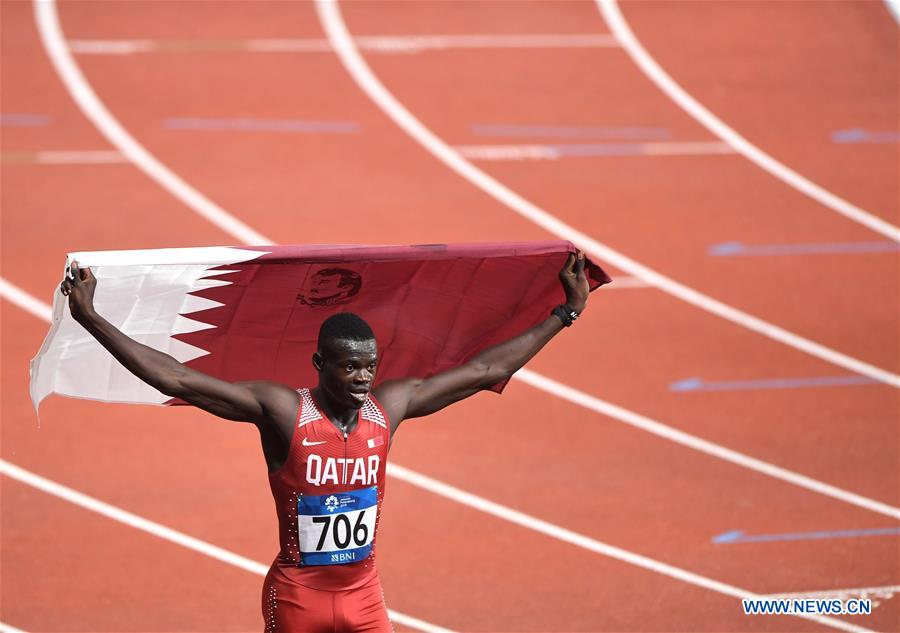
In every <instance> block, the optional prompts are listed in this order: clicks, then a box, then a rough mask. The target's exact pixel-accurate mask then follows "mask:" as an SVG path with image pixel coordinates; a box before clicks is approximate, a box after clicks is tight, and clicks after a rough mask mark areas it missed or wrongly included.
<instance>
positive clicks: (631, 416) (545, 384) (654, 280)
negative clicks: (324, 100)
mask: <svg viewBox="0 0 900 633" xmlns="http://www.w3.org/2000/svg"><path fill="white" fill-rule="evenodd" d="M44 1H45V2H48V3H49V2H50V1H51V0H44ZM41 4H44V2H41ZM326 6H327V5H326ZM334 8H335V10H337V7H336V4H335V5H334ZM52 17H53V19H54V20H55V18H56V14H55V12H54V13H53V15H52ZM337 19H338V21H339V25H340V26H341V27H342V28H343V22H340V14H339V13H338V18H337ZM39 26H40V24H39ZM55 33H56V34H57V36H59V35H60V34H61V33H60V31H59V25H58V24H57V25H56V31H55ZM343 33H344V34H345V36H346V29H343ZM48 37H49V36H48ZM353 53H354V54H355V55H356V57H357V58H358V57H359V54H358V53H357V52H356V51H353ZM342 59H343V58H342ZM359 59H360V62H359V63H362V62H361V58H359ZM366 71H367V72H368V76H370V77H371V81H374V82H375V83H376V85H378V86H379V88H380V89H381V91H383V92H386V91H384V88H383V87H382V86H380V84H378V83H377V79H375V78H374V76H372V75H371V71H368V68H366ZM73 77H75V76H74V75H70V76H67V77H63V81H64V83H65V84H66V86H67V87H70V89H72V88H71V86H70V85H69V83H68V82H69V81H72V80H73ZM75 78H76V79H78V81H81V82H84V77H83V76H81V75H80V73H79V74H78V75H77V77H75ZM88 90H89V88H88ZM389 97H390V98H391V99H393V97H392V96H390V95H389ZM396 106H397V107H399V108H401V109H402V106H400V105H399V103H398V104H396ZM403 111H404V112H406V111H405V110H403ZM104 112H105V111H104ZM86 114H88V116H89V118H91V120H92V121H94V118H93V116H92V114H91V113H88V112H86ZM406 115H407V116H409V117H410V118H411V115H409V113H408V112H406ZM104 116H107V117H110V116H111V115H110V114H109V113H108V112H105V114H104ZM413 121H414V122H415V124H416V125H418V126H419V127H422V126H421V124H420V123H419V122H418V121H416V120H415V119H413ZM95 123H96V121H95ZM404 129H405V128H404ZM422 129H423V130H424V134H426V135H431V132H430V131H429V130H427V129H426V128H424V127H422ZM431 136H433V135H431ZM435 142H436V143H437V144H438V145H437V147H438V148H439V149H441V150H442V151H445V152H448V153H449V154H450V155H452V156H454V157H455V159H457V160H458V161H460V162H461V163H462V164H463V166H464V167H465V168H466V169H467V170H472V171H473V172H474V173H475V174H476V176H478V177H479V178H483V179H488V180H489V182H490V183H493V185H494V186H496V187H498V188H501V189H502V191H505V192H507V193H508V195H509V196H510V197H512V198H513V199H514V200H519V201H520V202H521V203H522V205H527V206H529V207H533V208H534V210H535V211H536V212H538V213H539V214H543V215H544V216H548V217H549V218H550V219H548V220H547V221H546V222H547V224H549V227H550V229H551V232H555V231H553V230H552V229H554V228H559V227H560V226H561V227H563V229H564V230H562V231H561V232H556V234H557V235H563V236H565V237H568V238H569V239H573V238H574V239H573V241H575V242H580V243H583V244H585V245H587V246H589V247H593V249H594V251H597V252H601V253H603V252H606V253H607V254H612V255H613V258H612V259H611V260H610V261H613V260H619V261H624V262H626V266H625V267H621V266H620V267H619V268H620V269H622V270H626V269H627V268H631V269H635V267H637V269H638V270H639V271H640V272H641V273H642V274H639V275H636V277H637V278H638V279H640V280H642V281H643V282H645V283H647V284H648V285H650V286H654V287H660V288H662V289H666V286H665V283H668V284H674V285H675V286H676V287H677V288H678V289H681V290H682V294H684V293H688V294H687V296H688V297H689V298H690V297H693V296H694V295H698V296H699V297H701V298H705V297H704V295H700V294H699V293H697V292H696V291H693V290H691V289H689V288H687V287H685V286H681V285H680V284H676V283H675V282H672V281H671V280H668V278H666V277H663V276H662V275H659V274H658V273H656V272H654V271H651V270H650V269H648V268H645V267H643V266H641V265H639V264H637V263H635V262H633V261H632V260H630V259H628V258H625V257H624V256H621V255H619V254H618V253H616V252H615V251H612V250H611V249H608V247H606V246H604V245H601V244H599V243H598V242H595V241H594V240H592V239H591V238H589V237H587V236H586V235H583V234H581V233H578V232H576V231H574V229H570V228H569V227H567V225H564V224H562V223H561V222H559V221H558V220H556V219H555V218H552V217H550V216H549V214H546V212H544V211H542V210H540V209H537V207H534V206H533V205H531V203H529V202H527V201H525V200H524V199H522V198H520V197H519V196H517V194H515V193H513V192H512V191H509V190H508V189H506V188H505V187H503V186H502V185H500V184H499V183H496V181H493V180H492V179H490V177H489V176H487V175H486V174H484V173H483V172H481V171H480V170H478V169H477V168H475V167H473V166H472V165H470V164H469V163H467V162H465V161H464V160H463V159H461V158H459V157H458V156H457V155H456V154H454V153H453V151H452V150H451V149H450V148H449V147H447V146H446V145H444V144H443V142H442V141H440V140H439V139H436V137H435ZM460 173H462V172H460ZM150 175H151V177H154V176H153V175H152V174H150ZM157 182H158V183H159V184H160V185H161V186H163V187H168V184H167V182H166V181H160V180H157ZM478 182H480V181H478ZM478 182H476V184H478ZM479 186H481V185H480V184H479ZM483 188H484V187H483ZM486 190H488V189H486ZM538 223H539V224H541V222H538ZM541 225H542V226H544V224H541ZM233 235H234V236H235V237H236V238H237V239H241V235H240V234H239V233H233ZM245 243H248V242H245ZM607 259H609V258H607ZM626 271H627V270H626ZM663 282H664V283H663ZM670 290H671V288H670ZM672 294H675V293H672ZM676 296H680V295H678V294H676ZM682 298H683V297H682ZM705 299H706V300H707V301H712V300H711V299H708V298H705ZM689 302H690V303H696V301H693V300H691V301H689ZM714 304H715V305H722V304H718V302H714ZM724 307H726V308H727V306H724ZM728 309H730V310H733V309H732V308H728ZM739 314H741V315H743V313H739ZM744 316H746V317H748V318H752V317H749V315H744ZM731 320H734V319H731ZM757 321H758V320H757ZM763 323H764V322H763ZM766 325H768V324H766ZM769 327H772V328H774V327H775V326H769ZM751 329H753V328H751ZM773 338H774V337H773ZM798 338H799V337H798ZM801 340H805V339H801ZM826 351H828V352H830V350H827V348H826ZM851 360H852V359H851ZM857 362H858V361H857ZM878 371H881V370H878ZM520 373H521V372H520ZM860 373H864V374H865V372H860ZM530 374H531V375H533V376H535V377H536V378H540V379H541V380H539V381H536V382H535V385H537V386H538V388H540V389H544V390H545V391H548V392H549V393H551V394H552V395H554V396H557V397H560V398H564V399H569V400H570V401H572V402H574V403H575V404H581V401H579V400H578V399H572V398H573V397H574V396H573V394H576V393H580V392H577V391H576V390H573V389H571V388H569V387H566V386H565V385H561V384H560V383H556V381H553V380H551V379H549V378H544V377H543V376H539V375H538V374H535V373H534V372H530ZM553 385H560V387H561V388H563V387H564V388H565V389H569V390H571V393H569V392H567V391H565V390H563V389H555V387H553ZM597 402H602V401H599V400H597ZM605 404H608V403H605ZM609 407H610V409H609V411H610V413H608V414H607V415H612V416H613V417H614V418H616V419H618V420H620V421H622V422H626V423H629V424H633V421H634V420H648V418H644V416H640V415H639V414H636V413H633V412H631V411H628V410H626V409H622V408H621V407H617V406H616V405H611V404H610V405H609ZM626 414H627V415H626ZM653 422H655V421H653ZM656 424H660V428H661V429H662V428H665V429H671V427H666V426H665V425H662V424H661V423H656ZM640 428H644V430H650V428H655V427H651V426H646V427H640ZM671 431H672V432H673V433H668V432H666V433H668V434H664V433H657V434H658V435H660V436H662V437H666V438H667V439H673V438H674V437H680V436H679V435H678V433H680V432H679V431H676V430H675V429H671ZM685 437H693V436H688V435H687V434H685ZM696 439H697V440H698V441H700V442H705V440H700V439H699V438H696ZM679 443H682V444H683V445H685V446H691V447H692V448H696V446H693V445H691V444H688V443H684V442H679ZM720 448H722V449H723V452H720V453H719V454H717V455H715V456H717V457H720V458H722V459H727V457H726V455H729V453H728V451H729V450H730V449H725V448H724V447H720ZM710 454H713V453H710ZM748 459H752V458H748ZM729 461H731V460H729ZM734 463H739V462H734ZM747 463H749V462H747ZM760 463H761V464H763V463H764V462H760ZM739 465H742V466H746V463H739ZM772 468H774V469H777V470H769V471H767V472H766V474H769V475H771V476H775V475H774V473H776V472H781V473H783V474H784V475H785V476H782V477H779V478H781V479H784V480H785V481H791V479H790V478H789V477H788V475H790V476H794V475H796V473H791V471H787V470H784V469H778V467H775V466H772ZM807 479H808V478H805V477H804V476H802V475H796V478H795V480H793V481H791V483H795V484H797V485H802V484H801V483H800V482H803V481H806V480H807ZM809 481H815V480H809ZM822 486H824V487H823V488H821V489H816V488H810V489H812V490H816V491H817V492H823V491H824V490H826V489H827V490H835V491H837V490H839V489H837V488H834V487H832V486H829V485H828V484H822ZM804 487H806V486H804ZM841 492H843V491H841ZM823 494H824V493H823ZM830 496H833V495H830ZM835 498H839V499H841V500H842V501H845V502H847V503H851V504H854V505H860V504H859V503H858V502H857V501H856V499H863V500H865V502H866V503H867V505H863V506H861V507H867V508H869V509H872V507H880V506H883V505H884V504H881V503H880V502H877V501H874V500H869V499H866V498H865V497H860V496H859V495H855V494H854V493H849V492H847V493H846V494H845V496H838V497H835ZM871 504H876V505H875V506H872V505H871ZM886 507H887V508H888V510H887V511H880V512H881V513H882V514H885V513H887V514H889V516H896V514H895V513H896V512H900V510H897V509H896V508H890V507H889V506H886ZM875 511H876V512H879V510H875Z"/></svg>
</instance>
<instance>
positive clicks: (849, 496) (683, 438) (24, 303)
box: [0, 0, 900, 517]
mask: <svg viewBox="0 0 900 633" xmlns="http://www.w3.org/2000/svg"><path fill="white" fill-rule="evenodd" d="M36 1H40V0H36ZM47 1H50V0H47ZM338 20H339V22H340V14H339V13H338ZM340 25H341V26H343V23H342V22H340ZM344 33H345V34H346V29H344ZM357 56H358V53H357ZM360 62H361V60H360ZM73 63H74V62H73ZM76 70H77V69H76ZM366 70H367V71H368V68H366ZM368 72H369V74H370V75H371V71H368ZM75 77H77V78H78V80H79V81H81V82H84V81H85V80H84V77H83V76H82V75H81V73H80V72H79V73H77V75H75ZM372 80H373V81H375V82H376V85H379V87H380V84H378V83H377V79H374V76H372ZM66 85H67V87H68V84H66ZM85 87H86V88H87V90H88V91H90V88H89V86H85ZM70 89H71V88H70ZM381 90H382V91H384V92H386V91H385V90H384V88H383V87H381ZM388 97H389V98H391V99H392V98H393V97H390V95H389V93H388ZM397 106H398V107H400V108H401V109H402V106H400V105H399V103H398V104H397ZM403 112H406V111H405V110H403ZM406 114H407V116H409V117H410V118H412V115H410V114H409V113H408V112H406ZM92 120H93V119H92ZM412 120H413V121H414V122H415V123H416V124H417V125H418V126H419V127H422V125H421V123H419V122H418V121H416V120H415V119H414V118H413V119H412ZM404 129H405V128H404ZM422 129H424V130H425V132H426V133H427V134H431V133H430V132H429V131H428V130H427V129H425V128H424V127H422ZM432 136H433V135H432ZM434 138H435V139H436V142H437V143H438V144H439V147H440V146H443V147H444V148H445V149H446V151H447V152H450V154H451V155H453V151H452V150H451V149H450V148H449V147H448V146H446V145H443V143H442V141H440V140H439V139H437V137H434ZM457 158H458V157H457ZM459 160H460V161H461V162H462V163H463V164H466V165H468V164H467V163H466V162H465V161H463V160H462V159H459ZM469 167H470V168H471V169H472V170H474V171H475V172H476V173H478V174H481V175H482V176H483V178H485V179H487V180H488V182H489V183H491V182H492V183H494V185H495V186H496V187H498V188H500V190H501V191H507V192H508V194H509V196H512V197H514V199H518V200H521V202H522V203H523V204H524V205H528V206H532V207H533V205H531V203H529V202H527V201H525V200H524V199H522V198H519V197H518V196H517V195H516V194H515V193H513V192H511V191H509V190H506V189H505V188H504V187H503V185H500V184H499V183H496V182H495V181H493V180H492V179H490V177H489V176H487V175H486V174H483V173H482V172H480V171H478V170H477V169H476V168H474V167H472V166H471V165H469ZM151 177H152V175H151ZM157 182H159V181H157ZM160 184H161V185H162V186H164V187H165V186H166V185H165V183H163V182H160ZM534 209H536V210H537V211H538V213H539V214H543V215H545V216H548V217H550V218H551V221H553V222H558V221H556V220H555V218H552V216H549V214H547V213H546V212H544V211H541V210H540V209H537V207H534ZM514 210H515V209H514ZM526 217H528V216H527V215H526ZM538 217H539V218H540V215H539V216H538ZM536 221H537V220H536ZM538 224H540V222H538ZM558 224H559V225H560V226H562V227H563V228H564V229H566V230H569V231H571V233H570V235H576V238H575V241H580V242H582V243H586V244H590V243H593V244H595V245H596V246H597V247H600V248H603V249H606V248H607V247H605V246H603V245H600V244H598V243H596V242H594V241H593V240H592V239H591V238H589V237H587V236H583V235H582V234H581V233H578V232H576V231H574V229H569V228H568V227H567V226H566V225H564V224H562V223H561V222H560V223H558ZM542 226H543V224H542ZM551 227H554V225H552V224H551ZM550 230H551V231H552V230H553V229H552V228H551V229H550ZM233 235H234V236H235V237H236V238H237V239H241V237H240V235H237V234H233ZM564 235H565V233H564ZM267 241H268V240H267ZM610 252H611V253H613V254H615V255H616V256H617V257H624V256H619V255H618V254H617V253H615V251H610ZM625 261H628V262H630V261H631V260H627V258H626V260H625ZM634 266H639V265H638V264H634ZM632 267H633V266H632ZM641 269H643V270H647V271H649V269H644V268H643V267H641ZM653 275H657V273H655V272H653V271H649V272H648V274H647V275H643V276H639V277H640V278H641V279H644V280H646V281H650V282H651V283H652V282H653V281H654V280H655V277H653ZM659 277H660V278H661V279H663V280H666V279H667V278H665V277H662V276H661V275H659ZM669 283H673V284H674V283H675V282H671V281H670V282H669ZM679 286H680V284H679ZM686 290H688V291H689V292H693V291H690V289H686ZM698 294H699V293H698ZM0 295H2V296H3V297H4V298H6V299H7V300H9V301H11V302H13V303H15V304H16V305H19V306H20V307H22V308H23V309H25V310H27V311H28V312H30V313H31V314H33V315H35V316H37V317H38V318H43V319H44V320H49V316H48V315H49V314H50V306H47V305H46V304H43V302H41V301H39V300H37V299H35V298H34V297H32V296H31V295H28V293H26V292H24V291H23V290H21V289H20V288H18V287H17V286H15V285H14V284H12V283H10V282H8V281H5V280H0ZM700 296H701V297H702V295H700ZM514 378H517V379H521V380H522V381H523V382H526V383H528V384H530V385H531V386H533V387H535V388H537V389H541V390H543V391H546V392H547V393H550V394H551V395H554V396H556V397H559V398H563V399H565V400H568V401H570V402H572V403H573V404H576V405H579V406H582V407H585V408H587V409H591V410H594V411H597V412H598V413H601V414H603V415H607V416H610V417H612V418H614V419H617V420H619V421H621V422H624V423H626V424H629V425H631V426H634V427H635V428H639V429H642V430H644V431H647V432H650V433H653V434H654V435H657V436H659V437H662V438H665V439H668V440H670V441H673V442H675V443H678V444H681V445H683V446H687V447H689V448H693V449H695V450H698V451H700V452H703V453H706V454H708V455H710V456H713V457H717V458H719V459H723V460H725V461H728V462H731V463H734V464H736V465H738V466H742V467H745V468H749V469H751V470H755V471H757V472H760V473H763V474H766V475H768V476H771V477H775V478H777V479H781V480H783V481H786V482H788V483H791V484H794V485H797V486H800V487H802V488H807V489H809V490H812V491H814V492H817V493H820V494H824V495H826V496H830V497H833V498H835V499H838V500H840V501H843V502H845V503H849V504H852V505H856V506H859V507H863V508H866V509H868V510H872V511H873V512H878V513H880V514H886V515H887V516H894V517H900V509H898V508H893V507H891V506H888V505H886V504H883V503H881V502H878V501H875V500H872V499H868V498H866V497H862V496H860V495H857V494H855V493H852V492H848V491H845V490H841V489H840V488H836V487H834V486H831V485H829V484H825V483H823V482H819V481H817V480H815V479H811V478H809V477H806V476H804V475H800V474H798V473H794V472H792V471H789V470H786V469H783V468H780V467H778V466H775V465H773V464H768V463H767V462H763V461H760V460H756V459H754V458H752V457H749V456H746V455H743V454H741V453H738V452H736V451H732V450H731V449H728V448H725V447H723V446H719V445H717V444H713V443H712V442H707V441H706V440H703V439H701V438H698V437H695V436H692V435H689V434H687V433H684V432H682V431H678V430H677V429H674V428H672V427H669V426H666V425H665V424H662V423H661V422H657V421H655V420H651V419H650V418H646V417H644V416H642V415H640V414H638V413H635V412H633V411H629V410H628V409H624V408H622V407H619V406H617V405H614V404H611V403H608V402H605V401H603V400H600V399H598V398H595V397H593V396H590V395H588V394H585V393H583V392H580V391H578V390H576V389H573V388H571V387H568V386H567V385H563V384H562V383H558V382H556V381H554V380H552V379H550V378H546V377H544V376H542V375H540V374H538V373H536V372H532V371H530V370H527V369H523V370H521V371H520V372H519V373H517V374H516V375H515V376H514Z"/></svg>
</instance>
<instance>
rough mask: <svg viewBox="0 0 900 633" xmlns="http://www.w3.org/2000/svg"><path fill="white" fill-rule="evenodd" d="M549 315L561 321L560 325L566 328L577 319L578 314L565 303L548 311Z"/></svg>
mask: <svg viewBox="0 0 900 633" xmlns="http://www.w3.org/2000/svg"><path fill="white" fill-rule="evenodd" d="M550 314H552V315H553V316H555V317H556V318H558V319H559V320H560V321H562V324H563V325H564V326H566V327H569V326H571V325H572V323H574V322H575V319H577V318H578V312H576V311H575V309H574V308H573V307H572V306H570V305H569V304H567V303H563V304H560V305H558V306H556V307H555V308H553V309H552V310H550Z"/></svg>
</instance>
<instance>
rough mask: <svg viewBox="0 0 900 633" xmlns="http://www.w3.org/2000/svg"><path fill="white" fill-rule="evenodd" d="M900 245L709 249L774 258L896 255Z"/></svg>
mask: <svg viewBox="0 0 900 633" xmlns="http://www.w3.org/2000/svg"><path fill="white" fill-rule="evenodd" d="M897 251H900V244H898V243H897V242H894V241H889V240H883V241H878V242H831V243H815V242H813V243H808V244H743V243H741V242H722V243H721V244H713V245H712V246H710V247H709V250H708V253H709V255H712V256H713V257H747V256H756V257H766V256H768V257H772V256H778V255H846V254H852V253H894V252H897Z"/></svg>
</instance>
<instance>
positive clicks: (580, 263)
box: [559, 251, 591, 314]
mask: <svg viewBox="0 0 900 633" xmlns="http://www.w3.org/2000/svg"><path fill="white" fill-rule="evenodd" d="M584 262H585V258H584V252H583V251H578V252H577V253H569V258H568V259H567V260H566V263H565V265H564V266H563V268H562V270H561V271H559V281H560V282H561V283H562V286H563V290H565V291H566V303H567V304H568V305H569V306H570V307H571V308H572V309H573V310H575V311H576V312H578V313H579V314H580V313H581V312H582V311H583V310H584V308H585V306H586V305H587V300H588V294H589V293H590V291H591V288H590V285H589V284H588V280H587V275H585V273H584Z"/></svg>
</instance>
